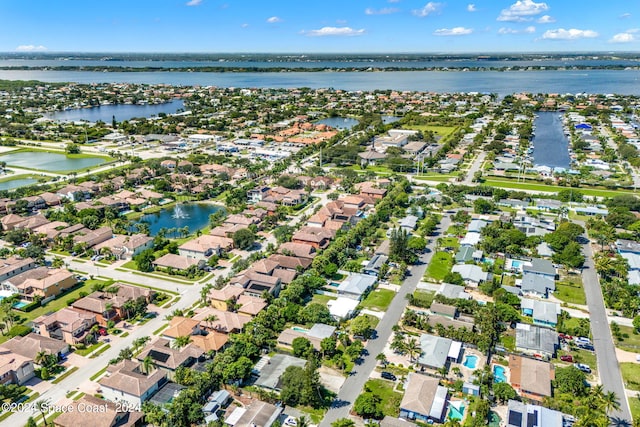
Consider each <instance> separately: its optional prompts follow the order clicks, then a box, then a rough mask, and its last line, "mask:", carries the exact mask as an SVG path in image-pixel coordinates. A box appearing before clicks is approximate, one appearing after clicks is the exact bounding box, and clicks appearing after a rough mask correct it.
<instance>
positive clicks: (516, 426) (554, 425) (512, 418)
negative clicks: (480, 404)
mask: <svg viewBox="0 0 640 427" xmlns="http://www.w3.org/2000/svg"><path fill="white" fill-rule="evenodd" d="M565 425H567V424H565V423H564V422H563V416H562V412H559V411H555V410H553V409H549V408H545V407H544V406H539V405H532V404H530V403H524V402H520V401H519V400H509V402H508V403H507V427H564V426H565Z"/></svg>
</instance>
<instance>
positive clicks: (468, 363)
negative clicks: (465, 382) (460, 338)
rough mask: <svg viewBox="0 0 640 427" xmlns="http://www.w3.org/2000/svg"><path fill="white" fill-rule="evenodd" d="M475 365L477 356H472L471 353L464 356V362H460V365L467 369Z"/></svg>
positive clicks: (473, 367)
mask: <svg viewBox="0 0 640 427" xmlns="http://www.w3.org/2000/svg"><path fill="white" fill-rule="evenodd" d="M477 365H478V356H474V355H472V354H470V355H468V356H466V357H465V358H464V363H463V364H462V366H465V367H467V368H469V369H476V366H477Z"/></svg>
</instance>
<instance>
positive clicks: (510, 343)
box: [500, 334, 516, 351]
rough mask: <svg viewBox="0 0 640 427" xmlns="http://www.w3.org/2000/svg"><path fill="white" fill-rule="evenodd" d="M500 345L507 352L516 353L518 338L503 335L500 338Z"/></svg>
mask: <svg viewBox="0 0 640 427" xmlns="http://www.w3.org/2000/svg"><path fill="white" fill-rule="evenodd" d="M500 344H502V346H503V347H504V348H506V349H507V350H511V351H515V349H516V337H515V336H513V335H506V334H505V335H502V336H501V337H500Z"/></svg>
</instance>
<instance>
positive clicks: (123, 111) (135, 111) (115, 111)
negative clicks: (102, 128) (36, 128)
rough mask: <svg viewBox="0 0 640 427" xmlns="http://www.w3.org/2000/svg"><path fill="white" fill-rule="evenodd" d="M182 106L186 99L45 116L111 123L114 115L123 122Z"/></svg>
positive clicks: (173, 111)
mask: <svg viewBox="0 0 640 427" xmlns="http://www.w3.org/2000/svg"><path fill="white" fill-rule="evenodd" d="M181 108H184V101H182V100H181V99H175V100H173V101H169V102H165V103H162V104H153V105H133V104H114V105H101V106H99V107H91V108H75V109H71V110H65V111H56V112H55V113H50V114H46V115H45V117H48V118H50V119H53V120H62V121H70V122H75V121H87V122H97V121H103V122H105V123H111V120H112V119H113V117H114V116H115V118H116V120H117V121H119V122H121V121H123V120H129V119H132V118H134V117H153V116H157V115H159V114H160V113H165V114H173V113H176V112H177V111H178V110H179V109H181Z"/></svg>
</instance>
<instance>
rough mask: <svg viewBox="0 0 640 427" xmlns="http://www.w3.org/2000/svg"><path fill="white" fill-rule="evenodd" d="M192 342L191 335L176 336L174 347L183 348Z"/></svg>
mask: <svg viewBox="0 0 640 427" xmlns="http://www.w3.org/2000/svg"><path fill="white" fill-rule="evenodd" d="M190 342H191V337H190V336H189V335H183V336H181V337H176V339H175V340H174V341H173V348H182V347H184V346H186V345H187V344H189V343H190Z"/></svg>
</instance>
